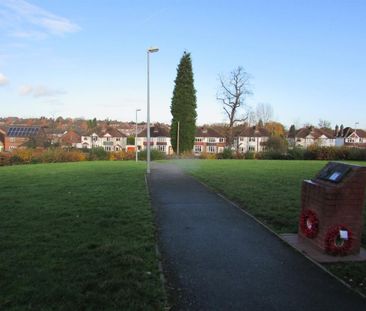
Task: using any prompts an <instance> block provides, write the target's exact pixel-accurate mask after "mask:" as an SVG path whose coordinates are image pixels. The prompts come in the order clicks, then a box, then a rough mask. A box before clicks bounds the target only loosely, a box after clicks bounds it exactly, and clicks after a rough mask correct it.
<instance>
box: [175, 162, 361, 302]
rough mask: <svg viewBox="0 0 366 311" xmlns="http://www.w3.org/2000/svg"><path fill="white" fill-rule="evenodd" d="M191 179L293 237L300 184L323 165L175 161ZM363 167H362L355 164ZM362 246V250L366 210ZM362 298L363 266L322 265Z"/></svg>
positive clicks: (310, 163) (351, 264) (276, 229)
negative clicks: (360, 294) (354, 289)
mask: <svg viewBox="0 0 366 311" xmlns="http://www.w3.org/2000/svg"><path fill="white" fill-rule="evenodd" d="M175 163H176V164H178V165H179V166H181V167H182V168H183V169H185V170H186V171H187V172H189V173H190V174H191V175H193V176H195V177H197V178H198V179H199V180H201V181H203V182H204V183H205V184H207V185H208V186H210V187H212V188H213V189H215V190H217V191H218V192H220V193H223V194H224V195H225V196H226V197H227V198H229V199H230V200H232V201H235V202H237V203H238V204H239V205H240V206H241V207H243V208H244V209H245V210H246V211H248V212H249V213H250V214H252V215H253V216H255V217H257V218H258V219H260V220H261V221H262V222H264V223H265V224H267V225H268V226H269V227H270V228H272V229H273V230H274V231H276V232H277V233H296V232H297V226H298V217H299V212H300V198H301V197H300V195H301V183H302V181H303V180H304V179H310V178H313V177H314V176H315V174H316V173H317V172H318V171H319V170H320V169H321V168H322V167H323V166H324V165H325V164H326V163H327V162H326V161H275V160H269V161H265V160H261V161H256V160H245V161H243V160H218V161H217V160H216V161H215V160H210V161H209V160H184V161H176V162H175ZM358 164H360V165H365V163H364V162H363V163H358ZM364 211H365V212H364V220H365V221H364V224H365V227H364V230H363V236H362V242H363V246H364V247H366V209H364ZM325 266H326V267H327V268H328V269H329V270H330V271H332V272H333V273H334V274H336V275H337V276H338V277H340V278H341V279H343V280H344V281H345V282H346V283H348V284H350V285H351V286H352V287H353V288H356V289H358V290H359V291H360V292H362V293H363V294H365V295H366V263H365V262H363V263H339V264H327V265H325Z"/></svg>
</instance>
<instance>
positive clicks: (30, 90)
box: [19, 85, 66, 97]
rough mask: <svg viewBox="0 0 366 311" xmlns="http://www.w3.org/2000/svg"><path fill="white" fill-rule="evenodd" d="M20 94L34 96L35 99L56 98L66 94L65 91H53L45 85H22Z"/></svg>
mask: <svg viewBox="0 0 366 311" xmlns="http://www.w3.org/2000/svg"><path fill="white" fill-rule="evenodd" d="M19 94H20V95H22V96H28V95H29V96H33V97H55V96H58V95H63V94H66V92H65V91H62V90H57V89H51V88H49V87H47V86H44V85H37V86H32V85H22V86H21V87H20V88H19Z"/></svg>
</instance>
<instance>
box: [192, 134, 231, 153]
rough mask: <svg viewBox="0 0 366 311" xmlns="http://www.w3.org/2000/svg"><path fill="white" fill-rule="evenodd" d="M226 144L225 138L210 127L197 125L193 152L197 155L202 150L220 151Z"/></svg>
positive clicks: (209, 151)
mask: <svg viewBox="0 0 366 311" xmlns="http://www.w3.org/2000/svg"><path fill="white" fill-rule="evenodd" d="M225 146H226V138H225V137H224V136H223V135H221V134H220V133H219V132H217V131H216V130H214V129H213V128H210V127H197V128H196V134H195V139H194V146H193V152H194V153H195V154H196V155H198V154H200V153H203V152H207V153H221V152H223V151H224V148H225Z"/></svg>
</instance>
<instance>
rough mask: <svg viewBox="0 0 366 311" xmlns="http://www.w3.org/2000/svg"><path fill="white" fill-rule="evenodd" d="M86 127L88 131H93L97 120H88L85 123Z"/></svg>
mask: <svg viewBox="0 0 366 311" xmlns="http://www.w3.org/2000/svg"><path fill="white" fill-rule="evenodd" d="M87 126H88V129H89V130H93V129H95V128H96V127H97V126H98V121H97V118H94V119H90V120H88V121H87Z"/></svg>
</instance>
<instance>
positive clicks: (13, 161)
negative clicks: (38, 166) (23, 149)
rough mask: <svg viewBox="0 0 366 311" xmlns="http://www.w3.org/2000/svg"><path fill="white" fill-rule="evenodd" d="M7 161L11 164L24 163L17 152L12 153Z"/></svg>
mask: <svg viewBox="0 0 366 311" xmlns="http://www.w3.org/2000/svg"><path fill="white" fill-rule="evenodd" d="M9 163H10V164H11V165H14V164H23V163H24V160H23V159H22V157H20V156H19V155H17V154H13V155H12V156H11V157H10V159H9Z"/></svg>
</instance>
